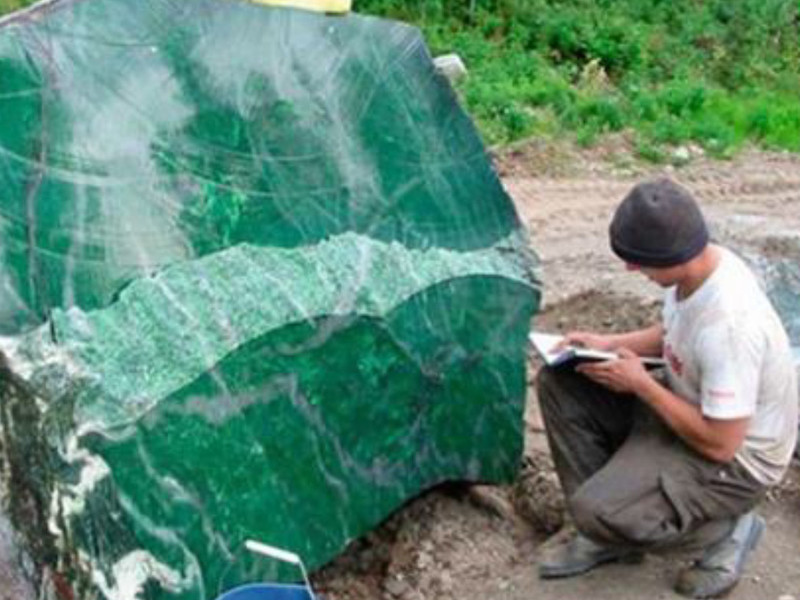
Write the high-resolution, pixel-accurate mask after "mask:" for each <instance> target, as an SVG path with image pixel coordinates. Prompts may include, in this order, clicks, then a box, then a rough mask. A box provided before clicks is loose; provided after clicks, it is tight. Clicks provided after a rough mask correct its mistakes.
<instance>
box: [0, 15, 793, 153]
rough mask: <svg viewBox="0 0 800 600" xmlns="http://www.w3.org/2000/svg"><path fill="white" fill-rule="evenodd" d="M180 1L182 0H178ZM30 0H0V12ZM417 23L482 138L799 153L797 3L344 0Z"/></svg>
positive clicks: (645, 149)
mask: <svg viewBox="0 0 800 600" xmlns="http://www.w3.org/2000/svg"><path fill="white" fill-rule="evenodd" d="M185 1H189V0H185ZM30 3H31V1H30V0H0V14H2V13H4V12H8V11H10V10H12V9H15V8H19V7H20V6H21V5H26V4H30ZM354 4H355V7H354V8H355V9H356V10H357V11H359V12H362V13H368V14H375V15H381V16H388V17H392V18H398V19H402V20H404V21H408V22H411V23H414V24H416V25H418V26H419V27H420V28H421V29H422V31H423V32H424V34H425V37H426V39H427V41H428V44H429V45H430V47H431V50H432V52H433V53H434V54H442V53H446V52H458V53H459V54H460V55H461V56H462V57H463V58H464V60H465V62H466V63H467V66H468V68H469V70H470V75H469V77H468V78H466V79H465V80H463V81H462V82H460V83H459V84H458V89H459V93H460V94H461V96H462V98H463V101H464V103H465V104H466V106H467V108H468V110H469V111H470V113H471V114H472V116H473V117H474V118H475V120H476V121H477V123H478V126H479V128H480V130H481V132H482V133H483V136H484V138H485V139H486V140H487V142H488V143H490V144H503V143H508V142H512V141H515V140H518V139H521V138H525V137H530V136H552V137H563V136H573V137H574V139H575V140H577V141H578V142H579V143H581V144H587V145H589V144H592V143H594V142H595V141H596V140H597V139H598V138H600V137H601V136H603V135H605V134H607V133H609V132H617V131H623V130H624V131H630V132H633V136H634V138H635V143H636V147H637V148H638V149H639V152H640V154H642V156H645V157H646V158H650V159H653V160H660V159H661V158H663V157H664V156H666V155H667V154H668V150H669V148H670V146H673V145H678V144H684V143H688V142H694V143H696V144H699V145H701V146H702V147H704V148H705V149H706V150H707V151H708V152H710V153H711V154H713V155H716V156H729V155H731V154H733V153H734V152H736V151H737V150H738V149H739V148H740V147H741V146H742V145H743V144H745V143H747V142H751V143H755V144H758V145H760V146H762V147H764V148H771V149H785V150H790V151H792V152H800V0H703V1H701V0H354Z"/></svg>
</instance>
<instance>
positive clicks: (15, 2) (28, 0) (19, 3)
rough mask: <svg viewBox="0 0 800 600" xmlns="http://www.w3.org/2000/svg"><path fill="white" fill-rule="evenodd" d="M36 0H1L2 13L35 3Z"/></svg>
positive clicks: (0, 10)
mask: <svg viewBox="0 0 800 600" xmlns="http://www.w3.org/2000/svg"><path fill="white" fill-rule="evenodd" d="M33 2H34V0H0V15H4V14H6V13H10V12H11V11H12V10H17V9H18V8H22V7H23V6H28V5H29V4H33Z"/></svg>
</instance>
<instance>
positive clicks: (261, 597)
mask: <svg viewBox="0 0 800 600" xmlns="http://www.w3.org/2000/svg"><path fill="white" fill-rule="evenodd" d="M217 600H314V596H313V595H312V594H311V591H310V590H309V589H308V588H307V587H306V586H303V585H284V584H279V583H253V584H250V585H243V586H241V587H237V588H234V589H232V590H231V591H229V592H225V593H224V594H222V596H220V597H219V598H217Z"/></svg>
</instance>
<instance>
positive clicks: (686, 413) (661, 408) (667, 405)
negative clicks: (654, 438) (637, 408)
mask: <svg viewBox="0 0 800 600" xmlns="http://www.w3.org/2000/svg"><path fill="white" fill-rule="evenodd" d="M637 395H638V396H639V398H641V400H642V401H644V402H645V403H646V404H647V405H648V406H650V407H651V408H652V409H653V410H654V411H655V412H656V414H658V416H659V417H661V419H662V420H663V421H664V422H665V423H666V424H667V426H669V428H670V429H672V430H673V431H674V432H675V433H676V434H677V435H678V436H679V437H680V438H681V439H683V440H684V441H685V442H686V443H687V444H688V445H689V446H691V447H692V448H693V449H694V450H696V451H697V452H698V453H700V454H702V455H703V456H705V457H706V458H709V459H711V460H714V461H717V462H723V463H724V462H730V461H731V460H733V457H734V455H735V454H736V450H737V449H738V448H739V446H740V445H741V443H742V440H743V437H744V431H745V428H746V421H747V420H746V419H742V420H738V421H718V420H711V419H708V418H706V417H705V416H704V415H703V413H702V412H701V410H700V408H699V407H697V406H695V405H693V404H690V403H689V402H687V401H685V400H684V399H682V398H680V397H679V396H677V395H675V394H674V393H673V392H671V391H670V390H669V389H667V388H666V387H664V386H663V385H661V384H660V383H659V382H658V381H656V380H655V379H652V378H650V381H649V382H647V384H646V385H645V386H643V387H642V389H640V390H637Z"/></svg>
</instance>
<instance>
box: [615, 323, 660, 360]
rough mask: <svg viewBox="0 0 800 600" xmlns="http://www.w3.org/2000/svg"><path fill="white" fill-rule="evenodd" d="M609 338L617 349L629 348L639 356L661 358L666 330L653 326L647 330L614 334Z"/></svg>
mask: <svg viewBox="0 0 800 600" xmlns="http://www.w3.org/2000/svg"><path fill="white" fill-rule="evenodd" d="M609 338H610V340H611V343H612V344H613V346H614V347H615V348H628V349H629V350H632V351H633V352H635V353H636V354H638V355H639V356H661V352H662V349H663V346H664V329H663V327H662V326H661V325H653V326H652V327H648V328H647V329H638V330H636V331H629V332H627V333H617V334H612V335H610V336H609Z"/></svg>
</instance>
